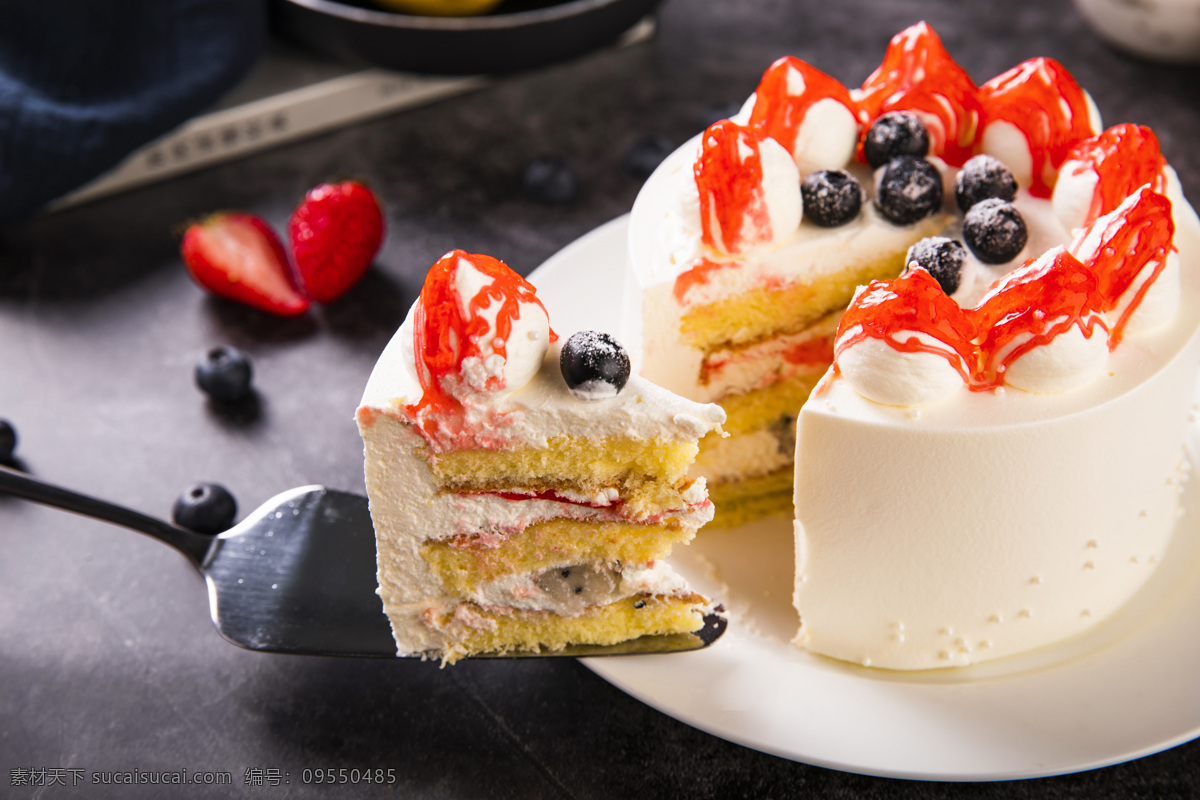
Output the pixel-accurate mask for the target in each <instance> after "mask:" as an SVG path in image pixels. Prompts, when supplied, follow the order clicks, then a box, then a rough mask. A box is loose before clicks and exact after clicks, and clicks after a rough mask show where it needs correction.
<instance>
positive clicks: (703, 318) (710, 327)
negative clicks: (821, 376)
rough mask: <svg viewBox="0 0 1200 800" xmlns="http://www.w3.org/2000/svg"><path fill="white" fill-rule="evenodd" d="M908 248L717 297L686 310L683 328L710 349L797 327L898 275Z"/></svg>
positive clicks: (689, 340) (693, 340)
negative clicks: (865, 287) (812, 275)
mask: <svg viewBox="0 0 1200 800" xmlns="http://www.w3.org/2000/svg"><path fill="white" fill-rule="evenodd" d="M916 238H917V239H920V238H921V237H920V236H917V237H916ZM913 241H916V239H914V240H913ZM904 253H905V251H903V250H902V251H900V252H895V253H888V254H886V255H885V256H883V257H882V258H879V259H873V260H869V261H866V262H863V263H861V264H855V265H852V266H850V267H848V268H847V269H844V270H841V271H839V272H834V273H829V274H825V275H819V276H817V277H816V278H815V279H813V280H811V281H806V282H804V283H792V284H788V285H785V286H783V287H778V288H776V287H759V288H756V289H751V290H749V291H747V292H743V293H742V294H739V295H735V296H732V297H727V298H725V299H722V300H718V301H716V302H715V303H706V304H704V305H697V306H696V307H694V308H692V309H691V310H690V311H688V312H687V313H685V314H684V315H683V320H682V323H681V325H680V332H681V333H682V335H683V340H684V341H685V342H687V343H688V344H690V345H691V346H692V347H695V348H697V349H698V350H704V351H706V352H707V351H709V350H712V349H713V348H716V347H720V346H727V345H730V344H733V345H738V344H744V343H746V342H754V341H758V340H761V339H766V338H767V337H770V336H778V335H780V334H786V333H797V332H799V331H801V330H803V329H804V328H806V327H807V326H808V325H810V324H811V323H813V322H815V321H816V320H818V319H820V318H821V317H823V316H825V315H826V314H828V313H829V312H830V311H834V310H841V309H845V308H846V306H848V305H850V300H851V298H853V297H854V290H855V289H856V288H857V287H858V286H861V285H864V284H867V283H870V282H871V281H873V280H882V279H886V278H894V277H896V276H897V275H899V274H900V271H901V269H902V268H903V267H904Z"/></svg>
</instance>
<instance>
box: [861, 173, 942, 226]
mask: <svg viewBox="0 0 1200 800" xmlns="http://www.w3.org/2000/svg"><path fill="white" fill-rule="evenodd" d="M877 180H878V183H877V185H876V191H875V207H876V208H878V209H879V213H880V214H882V215H883V216H884V217H885V218H887V219H888V220H890V221H891V222H894V223H895V224H897V225H911V224H912V223H914V222H916V221H918V220H921V219H924V218H925V217H928V216H929V215H930V214H932V213H934V212H935V211H937V210H938V209H939V208H940V207H941V205H942V173H940V172H938V169H937V167H935V166H934V165H933V164H930V163H929V162H928V161H926V160H925V159H923V158H917V157H916V156H896V157H895V158H893V159H892V160H891V161H889V162H888V163H887V165H886V166H884V168H883V169H882V170H880V171H879V177H878V179H877Z"/></svg>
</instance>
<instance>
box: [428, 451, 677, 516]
mask: <svg viewBox="0 0 1200 800" xmlns="http://www.w3.org/2000/svg"><path fill="white" fill-rule="evenodd" d="M697 452H699V445H698V444H697V443H696V442H695V441H691V440H688V441H676V440H673V439H642V440H635V439H579V438H575V437H572V436H561V437H555V438H553V439H550V440H549V442H548V446H547V447H545V448H532V447H530V448H518V449H515V450H456V451H451V452H447V453H442V454H439V455H436V456H432V457H431V458H430V466H431V467H432V468H433V472H434V475H436V476H437V478H438V479H439V480H440V481H441V482H442V484H443V486H444V487H446V488H449V489H453V490H455V491H464V490H467V491H469V490H475V491H511V490H513V488H514V487H519V488H522V489H529V490H533V491H551V490H569V491H572V492H577V493H578V492H588V491H596V490H599V489H605V488H616V489H617V490H618V491H619V492H620V495H621V498H622V499H623V500H624V501H625V503H626V507H627V508H628V509H629V510H630V511H632V512H633V514H634V515H635V516H637V517H639V518H643V517H645V516H648V515H650V514H653V513H655V512H660V511H668V510H671V509H677V508H682V507H683V506H684V505H686V503H685V502H684V500H683V497H682V492H683V491H684V490H686V489H687V488H688V487H689V486H690V485H691V481H690V480H688V478H687V470H688V466H689V465H690V464H691V463H692V461H693V460H694V459H695V458H696V453H697Z"/></svg>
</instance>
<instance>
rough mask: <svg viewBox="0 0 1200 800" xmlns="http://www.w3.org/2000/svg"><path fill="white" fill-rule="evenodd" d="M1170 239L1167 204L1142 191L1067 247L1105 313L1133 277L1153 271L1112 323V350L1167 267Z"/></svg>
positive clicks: (1114, 305) (1115, 304)
mask: <svg viewBox="0 0 1200 800" xmlns="http://www.w3.org/2000/svg"><path fill="white" fill-rule="evenodd" d="M1174 236H1175V221H1174V219H1173V218H1172V217H1171V201H1170V200H1169V199H1167V198H1166V197H1164V196H1163V195H1161V194H1158V193H1156V192H1154V191H1153V190H1152V189H1151V187H1150V186H1143V187H1142V188H1141V189H1138V190H1137V191H1136V192H1134V193H1133V194H1131V195H1130V196H1129V197H1128V198H1127V199H1126V200H1125V202H1123V203H1121V204H1120V205H1119V206H1117V207H1116V208H1115V209H1114V210H1113V211H1111V212H1109V213H1108V214H1105V215H1104V216H1102V217H1100V218H1098V219H1096V220H1095V221H1093V222H1092V223H1091V225H1089V226H1088V227H1087V228H1085V229H1084V230H1082V231H1080V233H1079V236H1078V237H1077V238H1076V239H1075V241H1074V242H1073V243H1072V244H1071V248H1070V249H1071V252H1072V253H1074V254H1075V255H1076V256H1077V257H1078V258H1079V259H1080V260H1081V261H1082V262H1083V263H1084V264H1086V265H1087V266H1088V267H1089V268H1090V269H1091V270H1092V271H1093V272H1094V273H1095V274H1096V277H1097V279H1098V281H1099V293H1100V298H1101V302H1102V308H1103V310H1105V311H1112V310H1114V309H1116V308H1117V307H1118V306H1119V305H1120V303H1121V299H1122V298H1123V297H1124V296H1125V295H1126V293H1127V292H1128V291H1129V289H1130V287H1131V286H1133V283H1134V281H1135V280H1136V279H1137V277H1138V276H1139V275H1141V274H1142V272H1143V271H1144V270H1146V269H1149V270H1151V272H1150V275H1149V277H1148V278H1147V279H1146V280H1144V281H1142V283H1141V285H1140V286H1138V288H1137V290H1136V292H1135V294H1134V296H1133V297H1132V298H1131V299H1130V300H1129V302H1128V304H1127V305H1126V306H1125V308H1124V310H1123V311H1122V312H1121V316H1120V317H1119V318H1118V319H1117V321H1116V322H1115V323H1113V325H1112V333H1111V335H1110V337H1109V347H1110V348H1115V347H1116V346H1117V345H1118V344H1119V343H1120V341H1121V337H1122V335H1123V334H1124V331H1125V326H1126V325H1127V324H1128V322H1129V318H1130V316H1132V315H1133V312H1134V311H1136V310H1137V308H1138V306H1139V305H1140V304H1141V302H1142V298H1143V297H1145V295H1146V291H1147V290H1148V289H1149V288H1150V286H1151V284H1153V283H1154V281H1155V280H1156V279H1157V278H1158V276H1159V274H1160V273H1161V272H1162V271H1163V269H1164V268H1165V267H1166V264H1167V256H1168V255H1169V254H1170V251H1171V249H1172V240H1173V239H1174Z"/></svg>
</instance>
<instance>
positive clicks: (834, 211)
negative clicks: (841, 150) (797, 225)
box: [800, 169, 865, 228]
mask: <svg viewBox="0 0 1200 800" xmlns="http://www.w3.org/2000/svg"><path fill="white" fill-rule="evenodd" d="M800 194H801V195H802V196H803V198H804V216H805V217H807V218H808V219H810V220H812V221H813V222H814V223H815V224H817V225H819V226H821V227H822V228H836V227H837V226H839V225H845V224H846V223H847V222H849V221H850V220H852V219H854V218H855V217H857V216H858V212H859V211H861V210H862V204H863V197H864V196H865V193H864V192H863V188H862V187H861V186H859V185H858V181H857V180H855V179H854V176H853V175H851V174H850V173H849V172H846V170H844V169H823V170H818V171H817V172H810V173H808V174H807V175H805V176H804V180H803V181H801V182H800Z"/></svg>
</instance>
